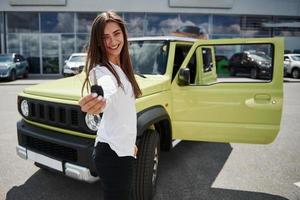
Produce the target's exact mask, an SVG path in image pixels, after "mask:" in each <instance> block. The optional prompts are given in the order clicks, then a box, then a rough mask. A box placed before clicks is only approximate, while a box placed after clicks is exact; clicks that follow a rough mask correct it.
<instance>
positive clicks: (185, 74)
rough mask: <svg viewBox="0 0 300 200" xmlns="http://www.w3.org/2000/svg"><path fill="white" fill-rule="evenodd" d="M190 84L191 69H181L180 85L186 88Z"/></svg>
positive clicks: (179, 75)
mask: <svg viewBox="0 0 300 200" xmlns="http://www.w3.org/2000/svg"><path fill="white" fill-rule="evenodd" d="M189 84H190V69H189V68H181V69H180V70H179V74H178V85H180V86H185V85H189Z"/></svg>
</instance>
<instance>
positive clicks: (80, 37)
mask: <svg viewBox="0 0 300 200" xmlns="http://www.w3.org/2000/svg"><path fill="white" fill-rule="evenodd" d="M88 43H89V34H77V35H76V52H78V53H80V52H86V50H87V47H88Z"/></svg>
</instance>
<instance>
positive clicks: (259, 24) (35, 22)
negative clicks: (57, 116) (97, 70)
mask: <svg viewBox="0 0 300 200" xmlns="http://www.w3.org/2000/svg"><path fill="white" fill-rule="evenodd" d="M97 14H98V13H96V12H6V13H4V12H0V34H1V38H0V47H1V49H2V52H16V53H21V54H23V55H24V56H25V57H26V58H27V60H28V61H29V64H30V68H29V72H30V73H31V74H61V70H62V68H63V65H64V61H65V60H67V59H68V57H69V56H70V55H71V54H72V53H79V52H84V51H85V49H86V47H87V43H88V41H89V33H90V31H91V27H92V23H93V20H94V18H95V17H96V16H97ZM119 14H120V15H121V16H122V17H123V18H124V20H125V22H126V24H127V29H128V35H129V37H138V36H156V35H177V36H185V37H199V38H201V37H202V36H203V35H206V36H208V38H211V39H215V38H236V37H272V36H280V37H285V45H286V50H288V51H291V52H293V51H298V50H299V51H300V17H275V16H246V15H219V14H218V15H213V14H195V13H194V14H190V13H144V12H143V13H139V12H132V13H119ZM4 20H6V21H5V22H6V23H4ZM4 25H6V27H4ZM4 42H5V45H4Z"/></svg>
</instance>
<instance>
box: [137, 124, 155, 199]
mask: <svg viewBox="0 0 300 200" xmlns="http://www.w3.org/2000/svg"><path fill="white" fill-rule="evenodd" d="M159 144H160V139H159V133H158V132H156V131H155V130H150V129H149V130H146V131H145V133H144V135H143V137H142V139H141V141H140V144H139V145H138V149H139V150H138V151H139V152H138V156H137V160H136V163H135V169H134V173H133V174H134V176H133V188H132V189H133V191H132V194H133V199H134V200H151V199H152V197H153V194H154V193H155V189H156V182H157V169H158V162H159V155H160V145H159Z"/></svg>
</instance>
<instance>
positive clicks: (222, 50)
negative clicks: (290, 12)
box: [171, 38, 284, 143]
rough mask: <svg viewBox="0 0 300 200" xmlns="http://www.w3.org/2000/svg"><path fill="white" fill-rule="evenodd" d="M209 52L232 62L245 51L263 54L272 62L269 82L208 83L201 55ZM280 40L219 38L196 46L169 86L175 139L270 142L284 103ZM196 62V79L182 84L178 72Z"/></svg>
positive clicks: (224, 80)
mask: <svg viewBox="0 0 300 200" xmlns="http://www.w3.org/2000/svg"><path fill="white" fill-rule="evenodd" d="M209 46H210V47H211V49H213V50H214V51H212V52H211V55H210V56H211V57H212V59H210V60H211V61H210V62H212V63H211V66H213V67H214V62H215V61H214V55H222V54H223V55H224V56H226V57H229V58H230V57H231V56H232V55H234V54H235V53H236V52H240V51H243V50H249V49H250V50H252V49H255V50H259V51H262V50H263V51H266V53H267V54H268V55H269V56H270V57H271V58H272V65H271V66H270V67H271V69H270V71H271V72H270V73H271V76H270V78H267V79H251V78H249V77H235V76H230V74H227V76H225V77H224V76H222V77H220V76H218V74H216V79H215V81H212V79H211V78H207V77H211V76H212V74H211V71H208V72H206V70H205V69H204V68H205V65H207V63H205V62H207V61H204V59H207V58H205V57H204V56H209V55H208V54H207V55H204V54H203V50H204V49H206V48H207V47H209ZM283 48H284V47H283V39H282V38H259V39H258V38H255V39H250V38H247V39H222V40H207V41H203V40H202V41H197V42H196V43H195V44H194V45H193V47H192V48H191V50H190V52H189V53H188V55H187V56H186V58H185V60H184V62H183V64H182V65H181V68H180V70H179V71H178V73H177V76H176V77H175V78H174V81H173V82H172V85H171V88H172V97H173V98H172V127H173V138H174V139H184V140H195V141H213V142H240V143H270V142H272V141H273V140H274V139H275V138H276V136H277V134H278V132H279V128H280V120H281V112H282V103H283V102H282V101H283V89H282V88H283V77H282V73H283V70H282V67H283V66H282V63H283ZM194 56H196V58H197V62H196V63H197V67H196V68H197V73H198V75H197V77H198V78H197V80H196V83H192V84H186V85H182V84H178V83H179V82H180V83H182V82H181V81H180V80H179V79H181V78H182V76H180V73H181V70H182V71H183V69H185V68H189V66H188V65H189V63H190V59H191V58H193V57H194Z"/></svg>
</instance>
